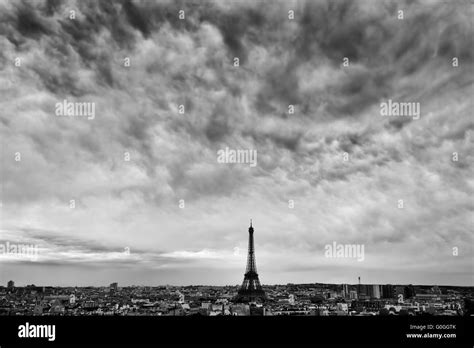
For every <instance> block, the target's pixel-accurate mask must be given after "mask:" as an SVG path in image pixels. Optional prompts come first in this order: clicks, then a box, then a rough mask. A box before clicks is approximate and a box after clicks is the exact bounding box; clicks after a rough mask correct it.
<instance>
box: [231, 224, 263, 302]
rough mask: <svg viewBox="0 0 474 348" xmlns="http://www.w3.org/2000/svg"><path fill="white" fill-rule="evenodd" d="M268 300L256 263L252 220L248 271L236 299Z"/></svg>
mask: <svg viewBox="0 0 474 348" xmlns="http://www.w3.org/2000/svg"><path fill="white" fill-rule="evenodd" d="M265 300H266V295H265V292H264V291H263V289H262V286H261V285H260V280H258V273H257V264H256V262H255V248H254V244H253V227H252V220H250V227H249V253H248V256H247V269H246V271H245V275H244V281H243V282H242V286H241V287H240V290H239V292H238V293H237V296H236V298H235V301H236V302H264V301H265Z"/></svg>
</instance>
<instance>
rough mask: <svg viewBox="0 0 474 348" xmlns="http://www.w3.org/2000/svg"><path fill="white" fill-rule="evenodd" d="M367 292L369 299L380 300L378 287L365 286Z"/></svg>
mask: <svg viewBox="0 0 474 348" xmlns="http://www.w3.org/2000/svg"><path fill="white" fill-rule="evenodd" d="M367 290H368V295H369V297H370V298H377V299H379V298H380V285H367Z"/></svg>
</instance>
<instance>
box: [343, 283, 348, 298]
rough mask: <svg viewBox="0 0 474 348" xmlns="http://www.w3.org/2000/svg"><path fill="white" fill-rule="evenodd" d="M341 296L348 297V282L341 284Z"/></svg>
mask: <svg viewBox="0 0 474 348" xmlns="http://www.w3.org/2000/svg"><path fill="white" fill-rule="evenodd" d="M342 297H343V298H349V284H342Z"/></svg>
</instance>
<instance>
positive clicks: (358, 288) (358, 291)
mask: <svg viewBox="0 0 474 348" xmlns="http://www.w3.org/2000/svg"><path fill="white" fill-rule="evenodd" d="M357 298H360V276H359V284H358V285H357Z"/></svg>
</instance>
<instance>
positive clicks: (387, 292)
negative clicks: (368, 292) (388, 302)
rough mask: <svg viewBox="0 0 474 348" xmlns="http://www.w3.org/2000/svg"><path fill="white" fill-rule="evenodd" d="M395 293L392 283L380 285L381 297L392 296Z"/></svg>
mask: <svg viewBox="0 0 474 348" xmlns="http://www.w3.org/2000/svg"><path fill="white" fill-rule="evenodd" d="M394 297H395V293H394V291H393V285H391V284H386V285H382V298H394Z"/></svg>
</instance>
